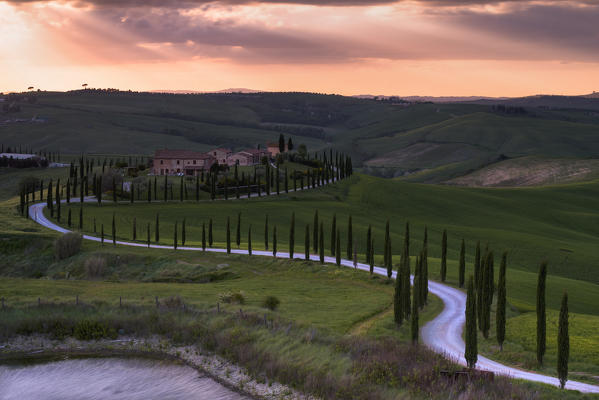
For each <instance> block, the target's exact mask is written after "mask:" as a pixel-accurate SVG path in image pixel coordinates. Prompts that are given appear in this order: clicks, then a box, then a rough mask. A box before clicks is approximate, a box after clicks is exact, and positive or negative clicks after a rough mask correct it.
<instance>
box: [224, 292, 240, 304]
mask: <svg viewBox="0 0 599 400" xmlns="http://www.w3.org/2000/svg"><path fill="white" fill-rule="evenodd" d="M218 300H219V301H220V302H222V303H231V304H245V296H244V295H243V293H242V292H239V291H237V292H231V291H228V292H224V293H220V294H219V295H218Z"/></svg>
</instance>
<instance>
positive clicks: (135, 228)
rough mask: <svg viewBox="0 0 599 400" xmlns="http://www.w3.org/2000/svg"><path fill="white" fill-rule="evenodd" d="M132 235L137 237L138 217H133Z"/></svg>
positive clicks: (134, 238)
mask: <svg viewBox="0 0 599 400" xmlns="http://www.w3.org/2000/svg"><path fill="white" fill-rule="evenodd" d="M131 237H132V238H133V240H136V239H137V218H136V217H133V227H132V233H131Z"/></svg>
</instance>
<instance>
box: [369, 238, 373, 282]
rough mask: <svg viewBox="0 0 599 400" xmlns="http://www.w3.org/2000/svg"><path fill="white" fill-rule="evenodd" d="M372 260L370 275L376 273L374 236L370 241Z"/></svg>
mask: <svg viewBox="0 0 599 400" xmlns="http://www.w3.org/2000/svg"><path fill="white" fill-rule="evenodd" d="M368 259H369V260H370V275H372V274H373V273H374V238H372V240H371V241H370V255H369V256H368Z"/></svg>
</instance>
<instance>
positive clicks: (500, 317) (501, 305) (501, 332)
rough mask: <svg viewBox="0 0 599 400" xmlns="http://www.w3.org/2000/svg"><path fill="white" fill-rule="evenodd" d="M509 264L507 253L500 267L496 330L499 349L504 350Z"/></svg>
mask: <svg viewBox="0 0 599 400" xmlns="http://www.w3.org/2000/svg"><path fill="white" fill-rule="evenodd" d="M506 264H507V252H504V253H503V255H502V256H501V266H500V267H499V282H498V283H497V310H496V313H495V328H496V336H497V343H498V344H499V349H500V350H503V342H504V341H505V307H506V288H505V273H506V271H505V270H506Z"/></svg>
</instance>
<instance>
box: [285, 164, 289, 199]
mask: <svg viewBox="0 0 599 400" xmlns="http://www.w3.org/2000/svg"><path fill="white" fill-rule="evenodd" d="M285 193H289V175H288V173H287V168H285Z"/></svg>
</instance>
